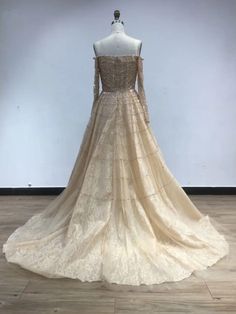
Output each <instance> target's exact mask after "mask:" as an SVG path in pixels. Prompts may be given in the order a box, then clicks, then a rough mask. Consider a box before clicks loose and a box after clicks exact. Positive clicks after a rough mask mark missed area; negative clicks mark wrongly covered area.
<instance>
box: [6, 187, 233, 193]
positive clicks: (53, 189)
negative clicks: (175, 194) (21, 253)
mask: <svg viewBox="0 0 236 314" xmlns="http://www.w3.org/2000/svg"><path fill="white" fill-rule="evenodd" d="M182 188H183V190H184V191H185V192H186V193H187V194H192V195H236V187H219V186H218V187H204V186H201V187H182ZM64 189H65V187H31V188H27V187H24V188H19V187H15V188H0V195H59V194H60V193H61V192H62V191H63V190H64Z"/></svg>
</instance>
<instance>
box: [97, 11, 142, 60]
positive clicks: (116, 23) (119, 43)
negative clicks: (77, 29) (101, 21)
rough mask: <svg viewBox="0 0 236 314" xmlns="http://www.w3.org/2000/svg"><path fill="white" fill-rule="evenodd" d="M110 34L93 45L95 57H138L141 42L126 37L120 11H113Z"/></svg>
mask: <svg viewBox="0 0 236 314" xmlns="http://www.w3.org/2000/svg"><path fill="white" fill-rule="evenodd" d="M114 17H115V19H114V20H113V21H112V23H111V24H112V26H111V34H110V35H109V36H107V37H105V38H103V39H101V40H98V41H96V42H95V43H94V44H93V49H94V52H95V55H96V56H104V55H105V56H123V55H125V56H126V55H140V52H141V48H142V42H141V40H139V39H136V38H133V37H130V36H128V35H126V33H125V30H124V22H123V21H120V19H119V17H120V11H119V10H115V11H114Z"/></svg>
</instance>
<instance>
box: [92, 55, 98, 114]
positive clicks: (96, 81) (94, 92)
mask: <svg viewBox="0 0 236 314" xmlns="http://www.w3.org/2000/svg"><path fill="white" fill-rule="evenodd" d="M93 59H94V82H93V106H92V111H93V109H94V107H95V104H96V101H97V100H98V97H99V89H100V86H99V66H98V59H97V58H96V57H93Z"/></svg>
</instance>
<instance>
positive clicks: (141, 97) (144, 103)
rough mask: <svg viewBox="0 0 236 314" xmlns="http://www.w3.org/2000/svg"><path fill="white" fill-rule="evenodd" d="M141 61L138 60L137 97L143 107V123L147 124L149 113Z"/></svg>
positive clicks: (140, 58) (141, 59)
mask: <svg viewBox="0 0 236 314" xmlns="http://www.w3.org/2000/svg"><path fill="white" fill-rule="evenodd" d="M143 60H144V59H143V58H142V57H139V58H138V96H139V100H140V103H141V105H142V107H143V111H144V118H145V121H146V123H149V122H150V119H149V111H148V105H147V101H146V95H145V91H144V75H143Z"/></svg>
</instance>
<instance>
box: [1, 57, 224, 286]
mask: <svg viewBox="0 0 236 314" xmlns="http://www.w3.org/2000/svg"><path fill="white" fill-rule="evenodd" d="M94 60H95V62H94V65H95V70H94V89H93V92H94V101H93V105H92V109H91V115H90V119H89V121H88V124H87V127H86V130H85V132H84V136H83V139H82V143H81V146H80V150H79V153H78V156H77V159H76V161H75V164H74V167H73V170H72V172H71V175H70V178H69V182H68V185H67V187H66V189H64V190H63V192H62V193H61V194H60V195H58V196H57V197H56V198H55V199H54V200H53V201H51V203H49V205H48V206H47V207H46V208H45V209H44V211H42V212H41V213H39V214H35V215H34V216H32V217H31V218H30V219H29V220H28V221H27V222H26V223H25V224H24V225H23V226H20V227H18V228H17V229H16V230H15V231H14V232H13V233H12V234H11V235H10V236H9V238H8V240H7V241H6V243H5V244H4V245H3V252H4V253H5V257H6V259H7V260H8V261H9V262H12V263H16V264H18V265H20V266H21V267H23V268H25V269H28V270H30V271H33V272H35V273H38V274H41V275H43V276H45V277H48V278H60V277H68V278H74V279H75V278H77V279H79V280H81V281H99V280H104V281H107V282H110V283H117V284H128V285H140V284H146V285H147V284H155V283H162V282H166V281H178V280H182V279H184V278H186V277H188V276H190V275H191V273H192V272H193V271H194V270H201V269H205V268H207V267H208V266H210V265H213V264H214V263H216V262H217V261H218V260H219V259H220V258H222V257H223V256H225V255H227V254H228V250H229V247H228V242H227V241H226V239H225V237H224V236H223V235H222V234H221V233H220V232H219V231H217V230H216V228H215V227H214V226H213V224H212V222H211V221H210V218H209V217H208V215H203V214H202V213H201V212H200V211H199V210H198V209H197V208H196V207H195V205H194V204H193V203H192V202H191V200H190V198H189V197H188V196H187V194H186V193H185V192H184V190H183V189H182V188H181V186H180V184H179V183H178V182H177V180H176V179H175V177H174V176H173V174H172V173H171V172H170V170H169V169H168V167H167V165H166V164H165V161H164V158H163V155H162V152H161V151H160V148H159V146H158V143H157V140H156V138H155V136H154V134H153V131H152V129H151V127H150V124H149V112H148V107H147V103H146V98H145V91H144V85H143V60H144V59H143V58H142V57H141V56H136V55H124V56H106V55H104V56H98V57H94ZM100 79H101V82H102V91H101V92H100V87H99V86H100ZM136 83H137V89H136Z"/></svg>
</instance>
